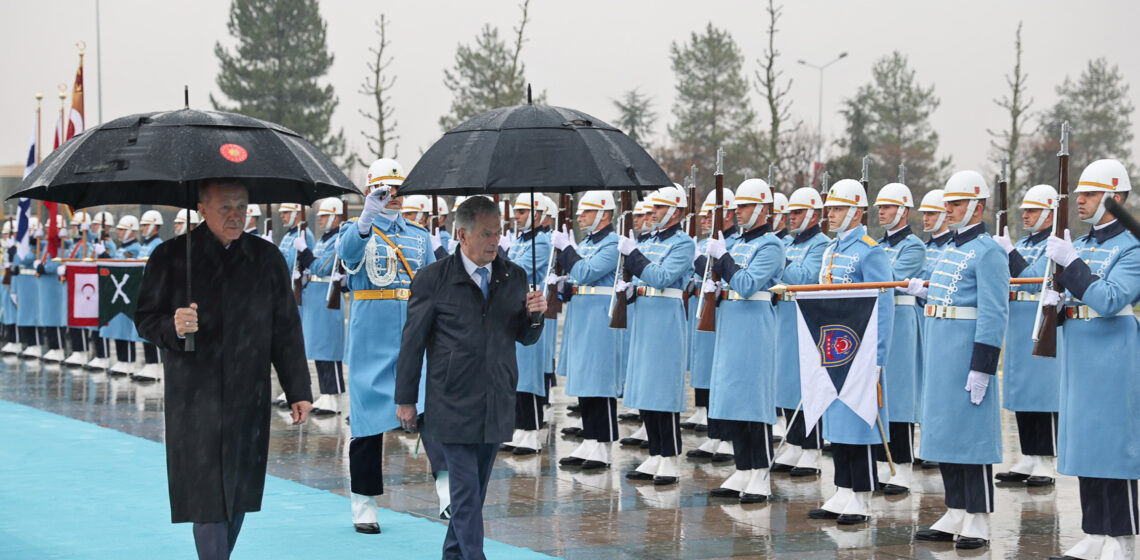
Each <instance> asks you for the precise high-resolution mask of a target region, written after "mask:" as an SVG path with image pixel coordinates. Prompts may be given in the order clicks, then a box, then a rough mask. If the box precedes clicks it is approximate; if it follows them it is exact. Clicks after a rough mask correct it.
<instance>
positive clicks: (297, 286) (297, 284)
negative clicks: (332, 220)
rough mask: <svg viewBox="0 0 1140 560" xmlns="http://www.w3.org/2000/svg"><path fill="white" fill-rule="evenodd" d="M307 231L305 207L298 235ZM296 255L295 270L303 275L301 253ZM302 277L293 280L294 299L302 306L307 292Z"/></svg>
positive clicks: (294, 256) (298, 227)
mask: <svg viewBox="0 0 1140 560" xmlns="http://www.w3.org/2000/svg"><path fill="white" fill-rule="evenodd" d="M307 231H309V224H308V223H306V221H305V207H304V206H301V223H300V224H299V225H297V235H305V232H307ZM294 253H296V254H295V255H293V269H294V270H297V271H300V272H302V273H303V272H304V271H303V270H301V253H298V252H296V251H294ZM302 276H304V274H301V275H298V276H297V277H296V278H294V279H293V299H294V300H296V301H297V305H301V299H302V297H303V295H304V294H303V292H304V291H305V284H304V282H302V281H301V277H302Z"/></svg>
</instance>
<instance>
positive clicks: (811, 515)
mask: <svg viewBox="0 0 1140 560" xmlns="http://www.w3.org/2000/svg"><path fill="white" fill-rule="evenodd" d="M808 519H839V514H838V513H835V512H834V511H828V510H826V509H813V510H811V511H809V512H808Z"/></svg>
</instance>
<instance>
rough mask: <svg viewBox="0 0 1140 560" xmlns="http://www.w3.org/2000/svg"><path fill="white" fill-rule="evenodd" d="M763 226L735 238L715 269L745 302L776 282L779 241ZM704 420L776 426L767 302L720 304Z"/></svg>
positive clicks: (772, 321) (772, 330) (772, 324)
mask: <svg viewBox="0 0 1140 560" xmlns="http://www.w3.org/2000/svg"><path fill="white" fill-rule="evenodd" d="M768 231H769V227H768V226H767V225H763V226H760V227H758V228H754V229H752V230H751V231H748V232H745V233H742V234H740V235H738V236H736V243H734V244H733V246H732V249H730V250H729V251H728V253H725V255H724V256H722V257H721V258H719V259H717V260H716V262H715V264H714V265H713V266H714V270H716V272H717V273H718V274H719V275H720V277H721V279H722V280H724V281H725V282H726V283H727V289H728V290H731V291H732V292H735V293H736V294H739V296H740V297H744V298H748V297H752V296H753V295H755V294H756V293H757V292H760V291H762V290H767V289H768V288H771V287H772V286H774V285H775V284H776V283H778V282H779V279H780V272H782V271H783V269H784V242H783V241H782V240H780V238H778V237H776V236H775V235H773V234H770V233H768ZM714 334H715V336H716V350H715V352H714V353H713V365H712V387H711V388H710V391H709V418H715V419H717V420H739V421H743V422H764V423H766V424H775V423H776V355H775V353H773V352H771V351H768V350H766V349H764V346H768V347H769V348H771V346H769V345H771V344H774V343H775V340H776V311H775V310H774V309H773V308H772V302H771V301H747V300H727V299H726V300H724V301H721V302H720V305H719V306H718V308H717V312H716V333H714Z"/></svg>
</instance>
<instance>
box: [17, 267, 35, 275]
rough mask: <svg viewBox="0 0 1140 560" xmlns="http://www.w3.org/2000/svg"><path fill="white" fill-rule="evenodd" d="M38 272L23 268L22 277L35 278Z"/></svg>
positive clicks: (21, 270)
mask: <svg viewBox="0 0 1140 560" xmlns="http://www.w3.org/2000/svg"><path fill="white" fill-rule="evenodd" d="M35 275H36V271H35V269H34V268H21V269H20V276H35Z"/></svg>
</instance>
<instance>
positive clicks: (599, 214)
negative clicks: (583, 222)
mask: <svg viewBox="0 0 1140 560" xmlns="http://www.w3.org/2000/svg"><path fill="white" fill-rule="evenodd" d="M602 212H603V210H598V211H597V213H596V214H594V223H592V224H590V225H588V226H586V227H585V230H586V233H594V231H596V230H597V229H598V224H600V223H602Z"/></svg>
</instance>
